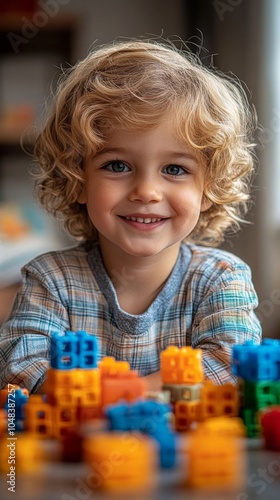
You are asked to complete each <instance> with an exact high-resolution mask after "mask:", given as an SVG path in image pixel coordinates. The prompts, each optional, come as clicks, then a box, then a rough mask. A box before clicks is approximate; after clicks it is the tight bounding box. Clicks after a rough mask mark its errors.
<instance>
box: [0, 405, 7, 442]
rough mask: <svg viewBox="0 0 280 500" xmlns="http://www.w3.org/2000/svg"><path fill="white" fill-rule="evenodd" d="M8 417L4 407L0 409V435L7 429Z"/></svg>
mask: <svg viewBox="0 0 280 500" xmlns="http://www.w3.org/2000/svg"><path fill="white" fill-rule="evenodd" d="M7 419H8V417H7V412H6V410H4V409H2V408H1V409H0V437H1V436H3V435H4V434H5V433H6V432H7V429H8V420H7Z"/></svg>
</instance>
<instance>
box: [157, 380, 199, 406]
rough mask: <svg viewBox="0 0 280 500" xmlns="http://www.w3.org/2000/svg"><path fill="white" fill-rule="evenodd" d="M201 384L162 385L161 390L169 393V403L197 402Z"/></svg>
mask: <svg viewBox="0 0 280 500" xmlns="http://www.w3.org/2000/svg"><path fill="white" fill-rule="evenodd" d="M201 388H202V384H163V386H162V390H163V391H169V393H170V402H171V403H176V401H197V400H199V399H200V397H201Z"/></svg>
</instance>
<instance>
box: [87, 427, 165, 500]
mask: <svg viewBox="0 0 280 500" xmlns="http://www.w3.org/2000/svg"><path fill="white" fill-rule="evenodd" d="M84 457H85V460H86V462H88V464H89V466H90V467H91V469H92V474H91V481H92V483H91V484H92V487H94V488H102V489H104V490H107V491H114V492H121V493H123V492H133V494H135V493H138V492H140V491H141V492H142V491H144V490H150V489H151V488H152V487H153V486H154V483H155V480H156V477H157V449H156V443H155V441H154V440H153V439H152V438H151V437H149V436H145V435H143V434H139V433H135V432H133V433H123V432H116V431H112V432H107V433H106V432H104V433H99V434H94V435H92V436H89V437H86V438H85V441H84Z"/></svg>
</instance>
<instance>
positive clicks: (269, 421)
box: [260, 405, 280, 451]
mask: <svg viewBox="0 0 280 500" xmlns="http://www.w3.org/2000/svg"><path fill="white" fill-rule="evenodd" d="M260 423H261V430H262V435H263V437H264V442H265V447H266V448H267V449H269V450H273V451H280V405H276V406H271V407H270V408H266V409H265V410H263V411H262V412H260Z"/></svg>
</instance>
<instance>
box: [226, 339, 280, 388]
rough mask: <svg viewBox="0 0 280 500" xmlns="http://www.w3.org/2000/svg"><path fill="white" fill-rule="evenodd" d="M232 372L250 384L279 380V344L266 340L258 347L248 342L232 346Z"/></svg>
mask: <svg viewBox="0 0 280 500" xmlns="http://www.w3.org/2000/svg"><path fill="white" fill-rule="evenodd" d="M232 372H233V373H234V374H235V375H237V376H238V377H241V378H243V379H245V380H250V381H251V382H258V381H262V380H279V379H280V344H278V343H277V342H274V341H273V339H266V341H264V342H263V343H262V344H260V345H259V344H254V343H253V342H248V343H246V344H238V345H235V346H233V350H232Z"/></svg>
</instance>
